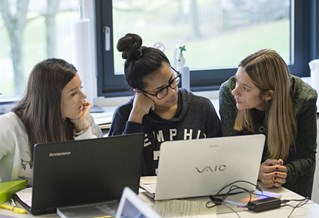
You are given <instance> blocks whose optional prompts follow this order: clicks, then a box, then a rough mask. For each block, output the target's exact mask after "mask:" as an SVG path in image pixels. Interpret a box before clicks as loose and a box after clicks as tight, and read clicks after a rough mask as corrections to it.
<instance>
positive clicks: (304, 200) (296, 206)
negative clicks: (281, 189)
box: [281, 197, 309, 218]
mask: <svg viewBox="0 0 319 218" xmlns="http://www.w3.org/2000/svg"><path fill="white" fill-rule="evenodd" d="M291 201H297V202H298V201H299V203H298V204H297V205H290V204H288V202H291ZM308 201H309V198H308V197H307V198H302V199H284V200H281V203H282V206H281V207H284V206H288V207H292V210H291V212H290V214H289V215H288V218H289V217H290V216H291V215H292V213H293V212H294V211H295V209H297V208H299V207H302V206H303V205H305V204H307V203H308Z"/></svg>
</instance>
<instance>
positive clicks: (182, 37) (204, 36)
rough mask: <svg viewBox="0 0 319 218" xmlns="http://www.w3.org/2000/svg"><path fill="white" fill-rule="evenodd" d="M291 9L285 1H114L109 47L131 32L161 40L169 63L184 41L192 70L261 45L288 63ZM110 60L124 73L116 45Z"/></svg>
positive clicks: (227, 63) (232, 59) (220, 64)
mask: <svg viewBox="0 0 319 218" xmlns="http://www.w3.org/2000/svg"><path fill="white" fill-rule="evenodd" d="M290 11H291V5H290V1H289V0H165V1H164V0H163V1H153V0H113V34H114V45H115V46H114V47H116V43H117V40H118V39H119V38H120V37H122V36H124V35H125V34H126V33H128V32H133V33H137V34H139V35H140V36H142V38H143V44H144V45H146V46H153V45H154V44H155V43H157V42H160V43H162V44H163V45H164V47H165V50H164V52H165V54H166V55H167V56H168V58H169V59H170V61H171V63H172V64H173V56H174V55H173V54H174V48H175V47H176V46H179V45H185V46H186V52H184V57H185V58H186V65H187V66H189V67H190V68H191V69H193V70H200V69H215V68H228V67H234V66H237V65H238V63H239V61H240V60H241V59H243V58H244V57H245V56H247V55H248V54H250V53H252V52H255V51H257V50H259V49H262V48H270V49H274V50H277V51H278V52H279V53H280V54H281V55H282V56H283V58H284V59H285V60H286V62H287V63H290V62H291V54H290V51H291V48H290V44H291V37H290V22H291V21H290ZM114 62H115V73H116V74H118V73H121V72H123V60H122V59H121V54H120V53H119V52H118V51H117V50H116V49H114Z"/></svg>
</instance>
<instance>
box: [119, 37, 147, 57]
mask: <svg viewBox="0 0 319 218" xmlns="http://www.w3.org/2000/svg"><path fill="white" fill-rule="evenodd" d="M142 42H143V40H142V38H141V37H140V36H139V35H137V34H134V33H127V34H126V35H125V36H124V37H122V38H120V39H119V41H118V42H117V50H118V51H120V52H122V58H123V59H127V60H136V59H138V58H139V57H141V56H142V50H141V46H142Z"/></svg>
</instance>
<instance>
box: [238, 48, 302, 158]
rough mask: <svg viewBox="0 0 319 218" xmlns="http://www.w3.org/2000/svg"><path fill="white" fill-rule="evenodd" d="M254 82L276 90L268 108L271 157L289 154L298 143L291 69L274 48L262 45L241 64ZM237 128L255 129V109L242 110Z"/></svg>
mask: <svg viewBox="0 0 319 218" xmlns="http://www.w3.org/2000/svg"><path fill="white" fill-rule="evenodd" d="M239 66H240V67H242V68H244V70H245V71H246V73H247V74H248V76H249V77H250V78H251V80H252V81H253V82H254V85H255V86H256V87H257V88H259V89H260V90H262V91H264V92H265V91H268V90H273V91H274V94H273V97H272V99H271V100H270V101H268V105H267V108H266V116H265V119H266V124H267V145H268V155H269V158H275V159H279V158H283V159H284V158H287V157H288V154H289V150H290V148H291V147H292V146H294V145H295V141H294V136H295V135H296V133H297V128H296V120H295V116H294V112H293V106H292V99H291V96H290V87H291V82H290V78H289V69H288V66H287V64H286V63H285V61H284V60H283V59H282V57H281V56H280V55H279V54H278V53H277V52H276V51H273V50H268V49H263V50H260V51H258V52H256V53H253V54H251V55H249V56H248V57H246V58H245V59H244V60H242V61H241V62H240V64H239ZM234 129H235V130H237V131H242V130H248V131H249V132H252V133H254V130H253V129H254V128H253V119H252V110H251V109H248V110H239V111H238V112H237V117H236V120H235V124H234Z"/></svg>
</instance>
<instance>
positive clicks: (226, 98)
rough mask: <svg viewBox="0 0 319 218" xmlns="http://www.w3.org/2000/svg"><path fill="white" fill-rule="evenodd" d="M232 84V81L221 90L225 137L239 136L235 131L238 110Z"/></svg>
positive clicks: (222, 120)
mask: <svg viewBox="0 0 319 218" xmlns="http://www.w3.org/2000/svg"><path fill="white" fill-rule="evenodd" d="M230 83H231V81H230V80H228V81H227V82H225V83H223V84H222V86H221V88H220V90H219V114H220V119H221V128H222V135H223V136H232V135H239V133H238V132H237V131H235V130H234V123H235V119H236V114H237V108H236V102H235V99H234V97H233V95H232V93H231V91H232V88H231V84H230Z"/></svg>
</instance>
